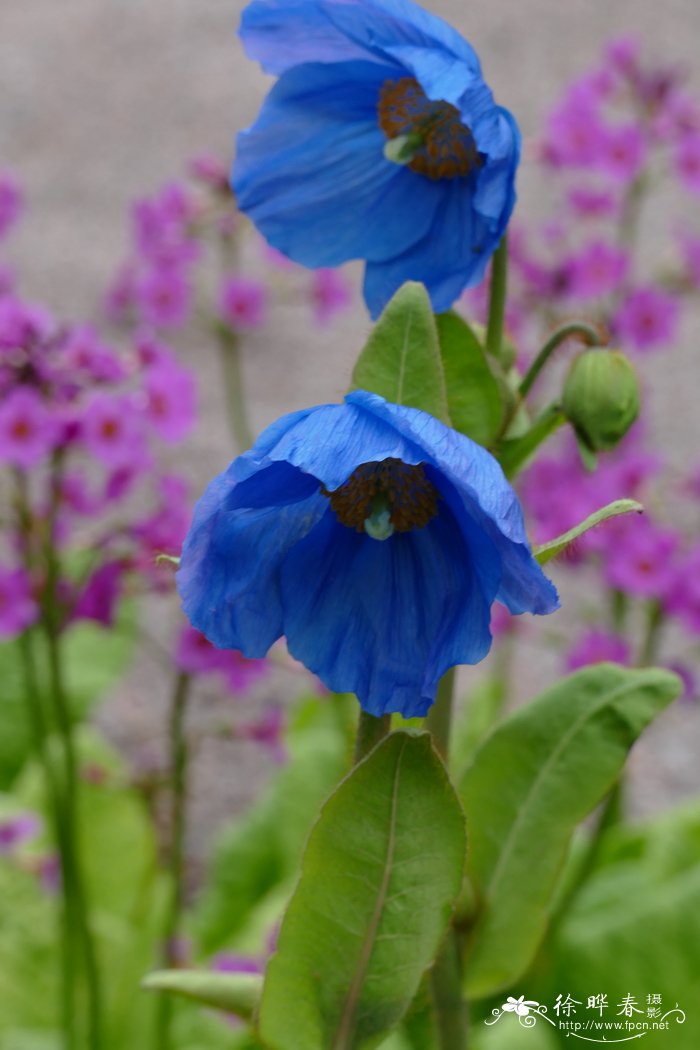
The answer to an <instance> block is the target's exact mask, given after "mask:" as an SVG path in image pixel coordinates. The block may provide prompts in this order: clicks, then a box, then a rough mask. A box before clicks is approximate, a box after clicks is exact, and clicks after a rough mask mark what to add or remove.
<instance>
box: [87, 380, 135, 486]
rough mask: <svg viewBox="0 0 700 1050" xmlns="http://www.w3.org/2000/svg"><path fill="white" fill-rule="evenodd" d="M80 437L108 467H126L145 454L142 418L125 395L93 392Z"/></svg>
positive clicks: (130, 399) (89, 449)
mask: <svg viewBox="0 0 700 1050" xmlns="http://www.w3.org/2000/svg"><path fill="white" fill-rule="evenodd" d="M82 440H83V444H84V445H85V448H86V449H87V451H88V452H89V453H90V454H91V455H92V456H94V457H95V459H97V460H99V462H100V463H103V464H104V465H105V466H107V467H129V466H132V465H133V464H134V463H139V462H141V461H143V460H144V458H145V457H146V456H147V451H146V445H145V440H144V430H143V420H142V418H141V416H140V414H139V412H138V409H137V407H136V406H135V404H134V400H133V398H131V397H130V396H129V395H127V394H108V393H103V392H101V391H98V392H96V393H94V394H93V395H92V397H91V398H90V399H89V400H88V402H87V404H86V405H85V409H84V412H83V415H82Z"/></svg>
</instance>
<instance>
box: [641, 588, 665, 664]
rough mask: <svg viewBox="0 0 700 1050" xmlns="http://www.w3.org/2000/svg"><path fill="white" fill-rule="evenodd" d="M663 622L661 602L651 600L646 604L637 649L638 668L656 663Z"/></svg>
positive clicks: (654, 599)
mask: <svg viewBox="0 0 700 1050" xmlns="http://www.w3.org/2000/svg"><path fill="white" fill-rule="evenodd" d="M664 620H665V617H664V610H663V606H662V605H661V602H659V601H658V600H657V599H656V598H652V599H651V600H650V601H649V603H648V604H647V618H646V628H645V631H644V637H643V638H642V644H641V646H640V649H639V657H638V659H637V666H638V667H649V666H650V665H651V664H653V663H654V662H655V661H656V654H657V651H658V648H659V641H660V636H661V628H662V627H663V624H664Z"/></svg>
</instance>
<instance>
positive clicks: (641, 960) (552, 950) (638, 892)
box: [518, 801, 700, 1050]
mask: <svg viewBox="0 0 700 1050" xmlns="http://www.w3.org/2000/svg"><path fill="white" fill-rule="evenodd" d="M698 973H700V804H699V803H698V801H694V802H693V803H692V804H691V805H689V806H686V807H683V809H681V810H678V811H676V812H671V813H666V814H663V815H662V816H661V817H656V818H655V819H653V820H650V821H649V822H648V823H646V824H645V825H635V826H634V827H626V826H624V825H616V826H614V827H612V828H610V829H609V830H608V831H607V833H606V834H605V836H604V838H603V841H602V846H601V850H600V853H599V859H598V864H597V867H596V868H595V870H594V871H593V872H592V874H591V875H590V877H589V879H588V880H587V882H586V884H585V885H584V886H583V887H582V888H581V890H580V892H579V893H578V894H577V896H576V898H575V899H574V901H573V902H572V904H571V906H570V908H569V909H568V911H567V912H566V914H565V915H564V916H563V917H562V920H561V922H560V923H558V924H557V927H556V929H555V931H554V932H553V935H552V937H551V938H549V939H548V941H547V943H546V949H545V950H543V952H542V953H541V957H540V958H539V959H538V963H537V967H536V969H535V970H534V971H533V972H532V973H531V974H530V975H529V976H528V977H526V978H524V979H523V981H522V985H523V987H522V990H521V992H526V993H527V996H528V997H532V998H534V999H537V1000H538V1001H540V1002H544V1003H549V1004H551V1003H553V1002H554V999H555V998H556V996H557V994H559V993H560V992H563V990H564V989H566V990H568V991H570V993H571V995H572V997H573V998H574V999H576V1000H578V1001H579V1002H582V1003H583V1006H582V1007H579V1011H580V1012H583V1011H584V1010H585V1006H586V997H587V996H588V995H589V994H594V993H598V992H599V993H603V994H605V995H607V998H608V1008H607V1009H606V1010H605V1011H604V1013H603V1018H604V1019H605V1020H612V1021H616V1020H619V1019H620V1018H619V1017H618V1010H619V1005H617V1004H619V1003H620V1001H621V1000H622V998H623V996H626V995H633V996H634V997H635V998H636V1000H637V1004H638V1006H639V1007H640V1008H641V1009H642V1010H643V1011H644V1013H645V1014H646V1007H647V999H646V997H647V995H648V994H650V993H655V994H657V995H660V996H661V999H662V1002H661V1004H660V1007H661V1009H660V1013H661V1014H664V1013H665V1012H666V1011H667V1010H671V1009H673V1008H674V1007H675V1005H676V1003H678V1005H679V1007H680V1008H681V1009H682V1010H683V1011H684V1012H685V1014H686V1019H685V1021H684V1023H683V1024H678V1023H677V1020H676V1019H675V1016H672V1017H671V1018H670V1019H669V1022H668V1023H669V1029H668V1030H664V1031H661V1032H659V1033H658V1035H655V1038H654V1042H653V1046H657V1045H658V1046H659V1047H665V1046H669V1047H673V1050H695V1047H697V1046H698V1044H699V1043H700V1013H698V1010H697V986H698ZM518 994H521V993H520V992H519V993H518ZM550 1011H551V1005H550ZM623 1019H624V1018H623ZM637 1019H644V1018H643V1017H641V1016H640V1015H635V1020H637ZM650 1023H651V1022H650ZM620 1034H625V1033H620ZM650 1034H651V1033H650ZM557 1035H558V1037H559V1040H560V1041H559V1042H558V1043H557V1046H564V1045H567V1046H569V1045H570V1040H568V1039H566V1033H565V1032H558V1033H557ZM609 1038H612V1037H611V1036H609ZM650 1045H652V1044H650Z"/></svg>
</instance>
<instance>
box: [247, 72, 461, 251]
mask: <svg viewBox="0 0 700 1050" xmlns="http://www.w3.org/2000/svg"><path fill="white" fill-rule="evenodd" d="M386 73H387V71H386V68H385V67H382V66H372V65H370V64H368V63H366V62H364V63H363V62H352V63H340V64H336V65H333V66H323V65H304V66H299V67H296V68H294V69H290V70H289V71H288V72H287V73H285V74H284V75H283V76H282V77H280V79H279V80H278V81H277V83H276V85H275V86H274V87H273V89H272V91H271V92H270V94H269V95H268V96H267V99H266V101H265V103H264V105H263V108H262V110H261V113H260V116H259V117H258V120H257V121H256V123H255V124H254V125H253V127H252V128H250V129H249V130H248V131H244V132H242V133H241V134H240V135H239V136H238V151H237V156H236V161H235V164H234V168H233V175H232V183H233V187H234V190H235V192H236V197H237V200H238V205H239V207H240V208H241V210H242V211H244V212H246V213H247V214H249V215H250V217H251V218H252V220H253V221H254V222H255V224H256V226H257V227H258V229H259V230H260V231H261V233H262V234H263V236H265V237H266V238H267V240H268V241H269V242H270V244H272V245H274V247H275V248H278V249H279V250H280V251H282V252H284V253H285V254H286V255H288V256H289V257H290V258H292V259H294V260H296V261H297V262H299V263H302V264H303V265H305V266H310V267H319V266H337V265H339V264H340V263H342V262H345V261H347V260H348V259H353V258H364V259H384V258H387V257H389V256H392V255H396V254H397V253H399V252H403V251H404V250H405V249H406V248H407V246H409V245H411V244H413V243H414V242H415V241H416V240H421V239H422V238H423V237H424V236H425V235H426V234H427V232H428V231H429V230H430V228H431V225H432V224H433V220H434V217H435V214H436V212H437V210H438V208H439V207H440V205H441V200H442V194H441V192H440V187H439V186H438V185H437V184H436V183H433V182H431V181H430V180H429V179H424V178H422V177H416V175H415V173H414V172H412V171H410V170H409V169H407V168H403V167H400V166H399V165H396V164H392V163H391V162H390V161H388V160H386V158H385V157H384V153H383V150H384V145H385V143H386V139H385V136H384V134H383V132H382V131H381V129H380V128H379V125H378V123H377V99H378V97H379V89H380V86H381V84H382V83H383V82H384V80H385V79H386Z"/></svg>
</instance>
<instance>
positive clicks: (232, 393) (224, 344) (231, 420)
mask: <svg viewBox="0 0 700 1050" xmlns="http://www.w3.org/2000/svg"><path fill="white" fill-rule="evenodd" d="M214 327H215V331H216V334H217V337H218V340H219V346H220V348H221V363H222V368H223V373H224V387H225V392H226V417H227V419H228V424H229V429H230V432H231V436H232V437H233V440H234V441H235V443H236V445H237V447H238V450H239V452H244V451H245V450H246V449H247V448H250V446H251V445H252V444H253V437H252V432H251V429H250V423H249V422H248V410H247V408H246V402H245V397H244V395H243V372H242V368H241V348H240V340H239V338H238V336H237V335H236V333H235V332H234V331H233V330H232V329H231V328H228V327H227V326H226V325H223V324H220V323H218V324H215V326H214Z"/></svg>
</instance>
